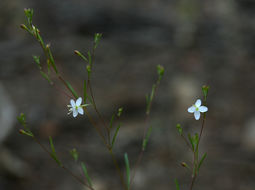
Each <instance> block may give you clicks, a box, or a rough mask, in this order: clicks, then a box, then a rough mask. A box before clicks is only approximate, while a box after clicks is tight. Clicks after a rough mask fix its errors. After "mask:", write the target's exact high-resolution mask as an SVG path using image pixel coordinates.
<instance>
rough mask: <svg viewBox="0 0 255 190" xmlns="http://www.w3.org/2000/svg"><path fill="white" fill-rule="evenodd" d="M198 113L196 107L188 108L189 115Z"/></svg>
mask: <svg viewBox="0 0 255 190" xmlns="http://www.w3.org/2000/svg"><path fill="white" fill-rule="evenodd" d="M195 111H196V107H195V106H191V107H189V108H188V112H189V113H194V112H195Z"/></svg>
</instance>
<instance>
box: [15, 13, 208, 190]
mask: <svg viewBox="0 0 255 190" xmlns="http://www.w3.org/2000/svg"><path fill="white" fill-rule="evenodd" d="M24 12H25V16H26V24H21V28H22V29H24V30H25V31H27V32H28V33H29V34H30V35H31V36H32V37H33V38H34V39H35V40H36V41H37V42H38V43H39V45H40V46H41V48H42V50H43V53H44V56H45V58H46V63H42V62H41V60H40V57H39V56H33V59H34V62H35V63H36V65H37V67H38V69H39V72H40V74H41V75H42V77H43V78H44V79H46V80H47V81H48V82H49V84H50V85H51V86H54V87H57V86H56V85H57V84H56V83H55V82H56V81H55V80H59V81H60V82H61V83H62V84H63V86H64V87H65V88H66V89H67V90H68V92H70V93H71V96H70V95H69V94H66V95H67V96H68V98H69V100H70V102H68V103H70V104H68V103H67V108H68V109H67V115H69V116H71V117H72V119H76V118H77V117H78V116H79V117H87V118H88V120H89V122H90V123H91V126H92V127H93V128H94V129H95V131H96V133H97V134H98V135H99V137H100V139H101V141H102V142H103V144H104V146H105V148H106V149H107V151H108V153H109V155H110V157H111V159H112V162H113V164H114V166H115V169H116V172H117V174H118V176H119V180H120V182H121V184H122V189H123V190H130V189H132V184H133V181H134V178H135V175H136V170H137V168H138V166H139V164H140V163H141V161H142V158H143V155H144V153H145V150H146V146H147V144H148V140H149V137H150V135H151V131H152V127H151V126H150V124H149V116H150V112H151V107H152V102H153V99H154V97H155V93H156V91H157V88H158V87H159V84H160V81H161V79H162V77H163V75H164V68H163V67H162V66H161V65H158V66H157V74H158V79H157V80H156V82H155V84H153V85H152V89H151V92H150V93H149V94H147V95H146V110H145V114H146V119H145V126H146V127H145V129H144V133H143V136H142V140H141V147H140V149H141V150H140V153H139V155H138V156H137V160H136V162H135V163H134V165H133V166H131V165H130V163H129V158H128V154H127V153H125V154H124V155H123V159H124V160H123V161H124V163H125V171H122V170H121V167H120V164H119V162H118V161H117V159H116V156H115V153H114V151H113V147H114V145H115V143H116V137H117V135H118V132H119V129H120V128H121V123H120V124H118V125H117V127H114V126H113V123H114V122H115V119H116V118H119V117H120V116H121V114H122V112H123V108H119V109H118V110H117V112H116V113H115V114H113V115H112V117H111V118H110V123H109V124H107V123H106V122H105V120H104V118H103V117H102V115H101V113H100V111H99V110H98V108H97V105H96V101H95V98H94V93H93V88H92V85H91V74H92V73H93V66H94V64H95V51H96V48H97V47H98V45H99V42H100V40H101V38H102V34H100V33H96V34H95V35H94V40H93V45H92V47H91V49H90V50H89V51H88V52H86V53H84V54H83V53H81V52H80V51H78V50H74V53H75V54H76V55H77V56H78V57H80V58H81V59H82V60H83V61H84V62H85V63H86V71H87V79H86V80H85V81H84V85H83V86H82V89H83V94H82V95H78V93H77V92H76V91H75V90H74V88H73V87H72V85H71V84H70V83H69V82H68V81H67V80H66V79H65V78H64V77H63V76H62V75H61V73H60V72H59V70H58V67H57V65H56V64H55V59H54V56H53V54H52V51H51V48H50V45H49V44H46V43H45V42H44V40H43V38H42V35H41V32H40V30H39V29H38V28H37V27H36V26H35V25H34V23H33V22H32V18H33V10H32V9H25V10H24ZM45 70H46V71H45ZM208 89H209V87H208V86H203V87H202V92H203V95H204V99H203V102H202V101H201V100H200V99H197V100H196V102H195V104H194V105H192V106H191V107H189V108H188V110H187V111H188V112H190V113H193V114H194V117H195V119H196V120H198V121H199V119H200V118H201V120H202V125H201V130H200V133H199V134H197V133H195V134H194V135H191V134H188V135H185V134H184V131H183V128H182V127H181V125H180V124H177V126H176V127H177V130H178V132H179V134H180V136H181V137H182V138H183V139H184V142H185V143H186V144H187V146H188V147H189V149H190V150H191V152H192V153H193V161H192V165H191V166H189V165H188V164H186V162H182V163H181V164H182V166H183V167H185V168H187V169H189V171H190V172H191V182H190V187H189V190H192V189H193V186H194V183H195V181H196V179H197V177H198V173H199V169H200V167H201V165H202V163H203V161H204V160H205V158H206V153H205V154H203V155H202V156H201V155H200V152H199V144H200V140H201V137H202V134H203V130H204V126H205V119H206V112H207V111H208V108H207V106H206V100H207V95H208ZM202 103H203V104H202ZM65 106H66V105H63V107H65ZM87 106H90V107H92V108H93V110H94V111H95V113H96V114H97V116H98V118H99V120H100V122H97V121H95V120H94V118H93V117H92V116H91V114H90V111H89V110H88V109H87ZM201 114H202V116H201ZM18 121H19V122H20V124H21V125H22V126H23V129H20V133H21V134H23V135H26V136H29V137H30V138H32V139H33V140H34V142H35V143H37V144H38V145H39V146H40V147H41V148H42V150H43V151H45V152H46V153H47V154H48V155H49V156H50V157H51V158H52V159H53V160H54V161H55V162H56V163H57V164H58V165H59V167H61V168H63V170H64V171H65V172H67V173H68V174H70V175H71V176H72V177H73V178H74V179H76V180H77V182H79V183H81V184H82V185H83V186H85V187H86V188H87V189H90V190H96V189H95V188H94V186H93V180H92V179H91V178H90V176H89V173H88V171H87V167H86V164H85V163H84V162H83V161H80V160H79V153H78V151H77V150H76V149H75V148H73V149H71V150H70V154H71V155H72V157H73V159H74V161H75V162H76V163H77V164H79V165H80V167H81V169H82V171H83V176H80V175H77V174H75V173H74V172H73V171H72V170H70V169H69V168H68V167H67V166H66V165H65V164H64V163H63V162H62V161H61V159H60V158H59V156H58V155H57V153H56V150H55V146H54V143H53V139H52V137H50V136H49V147H47V146H45V145H44V144H43V143H41V142H40V141H39V140H38V138H37V137H36V135H35V134H34V133H33V132H32V131H31V130H30V128H29V126H28V124H27V122H26V116H25V114H23V113H21V114H20V116H19V117H18ZM98 123H101V124H102V126H99V124H98ZM175 184H176V189H177V190H180V187H179V183H178V180H177V179H175Z"/></svg>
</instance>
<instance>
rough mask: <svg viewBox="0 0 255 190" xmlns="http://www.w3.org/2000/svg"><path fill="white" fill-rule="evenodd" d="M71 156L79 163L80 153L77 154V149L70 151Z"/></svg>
mask: <svg viewBox="0 0 255 190" xmlns="http://www.w3.org/2000/svg"><path fill="white" fill-rule="evenodd" d="M70 154H71V155H72V157H73V159H74V161H75V162H77V161H78V158H79V153H78V152H77V150H76V148H73V149H72V150H70Z"/></svg>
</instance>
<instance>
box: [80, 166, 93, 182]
mask: <svg viewBox="0 0 255 190" xmlns="http://www.w3.org/2000/svg"><path fill="white" fill-rule="evenodd" d="M81 167H82V171H83V173H84V175H85V177H86V180H87V182H88V184H89V186H90V187H92V182H91V179H90V177H89V174H88V171H87V168H86V166H85V164H84V163H83V162H82V163H81Z"/></svg>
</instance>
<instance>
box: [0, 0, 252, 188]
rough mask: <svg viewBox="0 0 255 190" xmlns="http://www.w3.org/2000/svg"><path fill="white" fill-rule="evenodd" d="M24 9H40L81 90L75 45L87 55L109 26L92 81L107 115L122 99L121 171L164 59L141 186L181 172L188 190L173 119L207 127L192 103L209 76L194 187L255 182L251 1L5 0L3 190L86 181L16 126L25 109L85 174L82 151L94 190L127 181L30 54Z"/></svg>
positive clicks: (0, 112)
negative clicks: (203, 155) (75, 156)
mask: <svg viewBox="0 0 255 190" xmlns="http://www.w3.org/2000/svg"><path fill="white" fill-rule="evenodd" d="M24 8H33V9H34V13H35V14H34V24H35V25H36V26H37V27H38V28H39V29H40V31H41V34H42V36H43V37H44V40H45V41H46V42H50V43H51V47H52V51H53V54H54V56H55V59H56V62H57V65H58V67H59V68H60V69H61V72H62V73H63V75H64V77H65V78H66V79H68V80H69V81H70V82H71V84H72V85H73V87H74V88H75V89H76V90H77V91H78V92H79V94H81V95H82V86H83V80H84V79H86V70H85V64H84V63H83V62H82V60H81V59H80V58H79V57H77V56H75V55H74V54H73V50H75V49H78V50H80V51H81V52H86V51H87V50H88V49H89V48H90V47H91V43H92V39H93V34H94V33H96V32H100V33H103V39H102V41H101V43H100V45H99V47H98V49H97V51H96V64H95V68H94V69H95V70H94V73H93V79H92V84H93V87H94V91H95V97H96V101H97V105H98V107H99V109H100V110H101V113H102V115H103V116H104V118H105V120H107V121H109V120H110V117H111V115H112V113H114V112H115V111H116V110H117V108H118V107H123V108H124V112H123V116H122V119H121V122H122V123H123V126H122V128H121V129H120V134H119V136H118V138H117V145H116V147H115V149H114V151H115V152H116V154H117V158H118V160H119V162H120V164H121V166H122V170H123V172H124V169H125V168H124V161H123V155H124V153H125V152H127V153H128V154H129V159H130V163H131V166H133V165H134V162H135V160H136V158H137V155H138V153H139V150H140V146H141V139H142V134H143V128H144V127H145V123H144V119H145V94H146V93H149V92H150V90H151V86H152V84H153V83H154V82H155V80H156V78H157V74H156V65H157V64H161V65H163V66H164V67H165V76H164V78H163V80H162V83H161V85H160V88H159V90H158V91H157V95H156V98H155V101H154V103H153V110H152V113H151V117H150V124H151V125H152V126H153V133H152V136H151V139H150V142H149V145H148V149H147V151H146V154H145V157H144V159H143V161H142V163H141V165H140V166H139V167H138V170H137V176H136V180H135V182H134V186H133V189H140V190H145V189H146V190H153V189H155V190H156V189H157V190H161V189H162V190H166V189H172V190H174V189H175V185H174V178H178V180H179V181H180V184H181V189H182V190H183V189H188V185H189V183H190V175H189V173H188V172H187V171H186V170H185V169H184V168H182V167H181V166H180V162H181V161H186V162H187V163H189V161H191V159H192V154H191V153H190V152H189V151H188V149H187V147H186V146H185V143H184V142H183V141H182V139H181V138H180V137H179V136H178V134H177V131H176V129H175V125H176V123H181V124H182V126H183V127H184V128H185V131H186V132H191V133H193V132H194V131H198V130H199V129H200V125H201V121H195V120H194V118H193V115H192V114H189V113H188V112H187V111H186V110H187V108H188V107H189V106H191V104H192V103H194V102H195V100H196V99H197V98H202V92H201V90H200V88H201V86H202V85H203V84H208V85H210V87H211V88H210V92H209V97H208V107H209V112H208V115H207V116H208V117H207V121H206V128H205V131H204V136H203V138H202V141H201V148H200V150H201V151H202V152H207V153H208V158H207V159H206V161H205V163H204V165H203V166H202V168H201V172H200V175H199V178H198V181H197V182H196V184H195V188H194V189H196V190H215V189H217V190H254V189H255V163H254V161H255V153H254V152H255V113H254V101H255V100H254V97H255V90H254V87H255V75H254V71H255V65H254V48H255V1H254V0H214V1H211V0H172V1H171V0H168V1H167V0H157V1H155V0H146V1H145V0H140V1H133V0H129V1H114V0H105V1H100V0H43V1H40V0H37V1H35V0H11V1H10V0H0V103H1V105H0V129H1V131H0V144H1V148H0V189H1V190H16V189H19V190H32V189H37V190H45V189H49V190H70V189H75V190H81V189H83V187H82V186H81V185H80V184H78V183H77V182H76V181H75V180H74V179H73V178H72V177H70V176H69V175H68V174H67V173H65V172H64V171H63V170H62V169H60V168H58V166H57V165H56V164H55V163H54V162H53V161H52V160H51V158H49V157H48V155H47V154H45V153H44V152H43V151H42V150H41V149H40V147H39V146H38V145H37V144H35V143H34V142H33V141H32V140H31V139H29V138H28V137H25V136H21V135H19V134H18V130H19V129H20V127H21V126H20V125H19V124H18V123H17V122H16V116H17V115H18V114H19V113H20V112H24V113H26V115H27V121H28V123H29V124H30V127H31V128H32V130H33V131H34V132H35V133H36V134H37V135H38V137H39V139H40V140H41V142H42V143H43V144H45V145H47V146H48V140H47V136H48V135H51V136H53V138H54V142H55V145H56V149H57V153H58V155H59V156H60V157H61V159H62V160H63V161H64V162H65V163H66V165H67V166H68V167H69V168H70V169H72V170H73V171H74V172H77V174H80V171H79V168H78V166H77V165H76V164H74V163H73V161H72V158H71V156H70V155H69V153H68V151H69V150H70V149H71V148H73V147H76V148H77V149H78V150H79V152H80V154H81V155H80V158H81V160H83V161H84V162H85V163H86V164H87V165H88V170H89V173H90V175H91V178H92V182H93V183H94V185H95V188H96V190H108V189H109V190H119V189H121V188H120V184H119V179H118V176H116V171H115V170H114V166H113V164H112V162H111V160H110V156H109V155H108V154H107V152H106V150H105V148H104V147H103V145H102V143H101V141H100V138H99V137H98V136H97V134H96V132H95V130H94V129H93V128H92V127H91V125H90V124H89V121H88V119H87V117H85V116H84V117H78V119H73V118H72V117H71V116H68V115H67V112H68V110H67V108H66V105H67V104H69V98H68V97H66V96H65V95H64V94H62V93H60V92H58V91H57V90H56V89H55V88H53V87H51V86H50V85H49V84H48V83H47V81H45V80H44V79H43V78H42V77H41V76H40V74H39V71H38V69H37V67H36V65H35V64H34V63H33V59H32V55H41V56H42V50H41V49H40V47H39V45H38V44H37V43H36V41H35V40H34V39H32V37H31V36H30V35H28V34H27V33H26V32H24V31H22V30H21V29H20V28H19V25H20V24H21V23H24V20H25V16H24V13H23V9H24ZM59 88H63V86H61V85H59ZM63 89H64V88H63ZM92 114H93V116H94V117H96V115H95V114H94V112H92Z"/></svg>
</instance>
